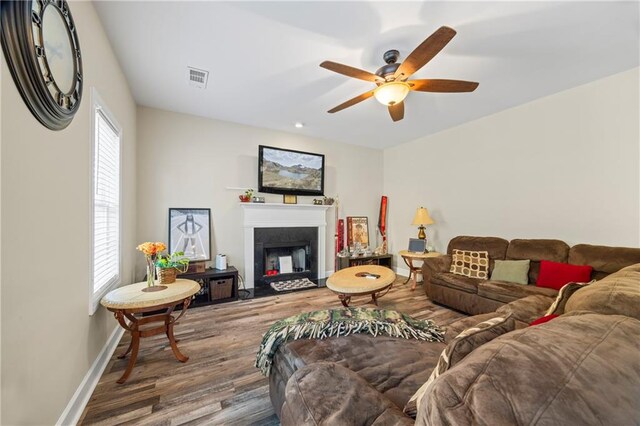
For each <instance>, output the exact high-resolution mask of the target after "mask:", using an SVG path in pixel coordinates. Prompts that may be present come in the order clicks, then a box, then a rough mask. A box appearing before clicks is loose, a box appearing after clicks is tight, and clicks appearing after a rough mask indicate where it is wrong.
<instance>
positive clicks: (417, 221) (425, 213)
mask: <svg viewBox="0 0 640 426" xmlns="http://www.w3.org/2000/svg"><path fill="white" fill-rule="evenodd" d="M432 223H433V219H431V216H429V210H427V209H425V208H424V207H418V210H416V215H415V217H414V218H413V223H412V225H418V226H419V228H418V229H420V232H418V238H420V239H421V240H426V239H427V234H426V233H425V232H424V225H431V224H432Z"/></svg>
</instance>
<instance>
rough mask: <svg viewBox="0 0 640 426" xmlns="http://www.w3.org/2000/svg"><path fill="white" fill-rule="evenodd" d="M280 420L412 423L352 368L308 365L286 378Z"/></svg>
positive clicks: (286, 422)
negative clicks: (287, 379)
mask: <svg viewBox="0 0 640 426" xmlns="http://www.w3.org/2000/svg"><path fill="white" fill-rule="evenodd" d="M280 422H281V424H282V425H283V426H287V425H322V424H326V425H348V424H352V425H354V424H362V425H373V424H375V425H404V424H406V425H412V424H413V419H411V418H409V417H407V416H405V415H404V414H403V413H402V411H401V410H400V409H398V407H396V406H395V405H394V404H393V403H392V402H391V401H389V400H388V399H387V398H386V397H385V396H384V395H382V394H381V393H380V392H378V391H377V390H376V389H374V388H373V387H372V386H371V385H369V383H367V382H366V380H364V379H363V378H362V377H360V376H359V375H358V374H356V373H354V372H353V371H351V370H349V369H347V368H344V367H342V366H340V365H338V364H335V363H332V362H320V363H314V364H311V365H307V366H305V367H303V368H301V369H299V370H298V371H296V372H295V373H294V375H293V376H291V378H290V379H289V381H288V382H287V388H286V391H285V402H284V405H283V406H282V413H281V416H280Z"/></svg>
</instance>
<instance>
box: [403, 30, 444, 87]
mask: <svg viewBox="0 0 640 426" xmlns="http://www.w3.org/2000/svg"><path fill="white" fill-rule="evenodd" d="M455 35H456V31H455V30H454V29H453V28H449V27H440V28H438V30H436V32H434V33H433V34H431V35H430V36H429V37H427V39H426V40H425V41H423V42H422V43H421V44H420V46H418V47H416V48H415V50H414V51H413V52H411V53H410V54H409V56H407V59H405V60H404V62H403V63H401V64H400V67H398V69H397V70H396V73H395V77H396V79H398V78H400V79H402V80H406V79H407V78H409V76H410V75H411V74H413V73H414V72H416V71H418V70H419V69H420V68H422V67H423V66H425V65H426V64H427V62H429V61H430V60H431V59H433V57H434V56H436V55H437V54H438V52H440V51H441V50H442V49H443V48H444V47H445V46H446V45H447V43H449V42H450V41H451V39H452V38H453V36H455Z"/></svg>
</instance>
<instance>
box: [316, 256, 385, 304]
mask: <svg viewBox="0 0 640 426" xmlns="http://www.w3.org/2000/svg"><path fill="white" fill-rule="evenodd" d="M365 274H373V275H377V276H378V277H377V278H367V277H366V276H365ZM395 279H396V274H395V273H394V272H393V271H392V270H391V269H389V268H387V267H386V266H378V265H362V266H352V267H351V268H345V269H341V270H339V271H338V272H336V273H335V274H333V275H331V276H330V277H329V278H328V279H327V288H328V289H329V290H331V291H333V292H334V293H336V294H337V295H338V299H340V301H341V302H342V304H343V305H344V306H345V307H347V308H348V307H349V302H350V301H351V296H360V295H365V294H370V295H371V300H372V301H373V303H374V304H375V305H377V304H378V297H382V296H384V295H385V294H387V291H389V290H390V289H391V286H392V285H393V282H394V281H395ZM382 292H384V293H382ZM380 293H382V294H380Z"/></svg>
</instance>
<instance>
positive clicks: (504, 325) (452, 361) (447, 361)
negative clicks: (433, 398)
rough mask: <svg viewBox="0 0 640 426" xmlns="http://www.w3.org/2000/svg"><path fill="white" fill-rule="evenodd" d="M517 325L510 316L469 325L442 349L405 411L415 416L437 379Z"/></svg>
mask: <svg viewBox="0 0 640 426" xmlns="http://www.w3.org/2000/svg"><path fill="white" fill-rule="evenodd" d="M514 327H515V325H514V321H513V320H512V319H511V318H510V316H506V317H495V318H491V319H489V320H486V321H483V322H481V323H479V324H476V325H474V326H473V327H469V328H467V329H466V330H464V331H463V332H462V333H460V334H459V335H458V336H456V338H455V339H453V340H452V341H451V342H450V343H449V344H448V345H447V347H446V348H444V350H443V351H442V354H441V355H440V358H439V359H438V364H437V365H436V367H435V368H434V369H433V371H432V372H431V376H429V379H428V380H427V381H426V382H425V383H424V384H423V385H422V386H421V387H420V389H418V390H417V391H416V393H415V394H413V396H412V397H411V398H410V399H409V401H408V402H407V404H406V405H405V407H404V410H403V411H404V413H405V414H407V415H409V416H411V417H415V416H416V414H417V411H418V409H419V407H418V406H419V404H420V401H421V400H422V397H423V396H424V395H425V394H426V393H427V392H429V389H430V388H431V387H432V385H433V383H434V382H435V380H436V379H437V378H438V377H439V376H440V375H441V374H443V373H444V372H445V371H447V370H449V369H450V368H453V367H454V366H455V365H456V364H457V363H459V362H460V361H462V360H463V359H464V357H466V356H467V355H469V354H470V353H471V352H473V351H474V350H475V349H476V348H478V347H480V346H482V345H484V344H485V343H487V342H490V341H491V340H493V339H495V338H496V337H498V336H501V335H503V334H505V333H508V332H510V331H513V329H514Z"/></svg>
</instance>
